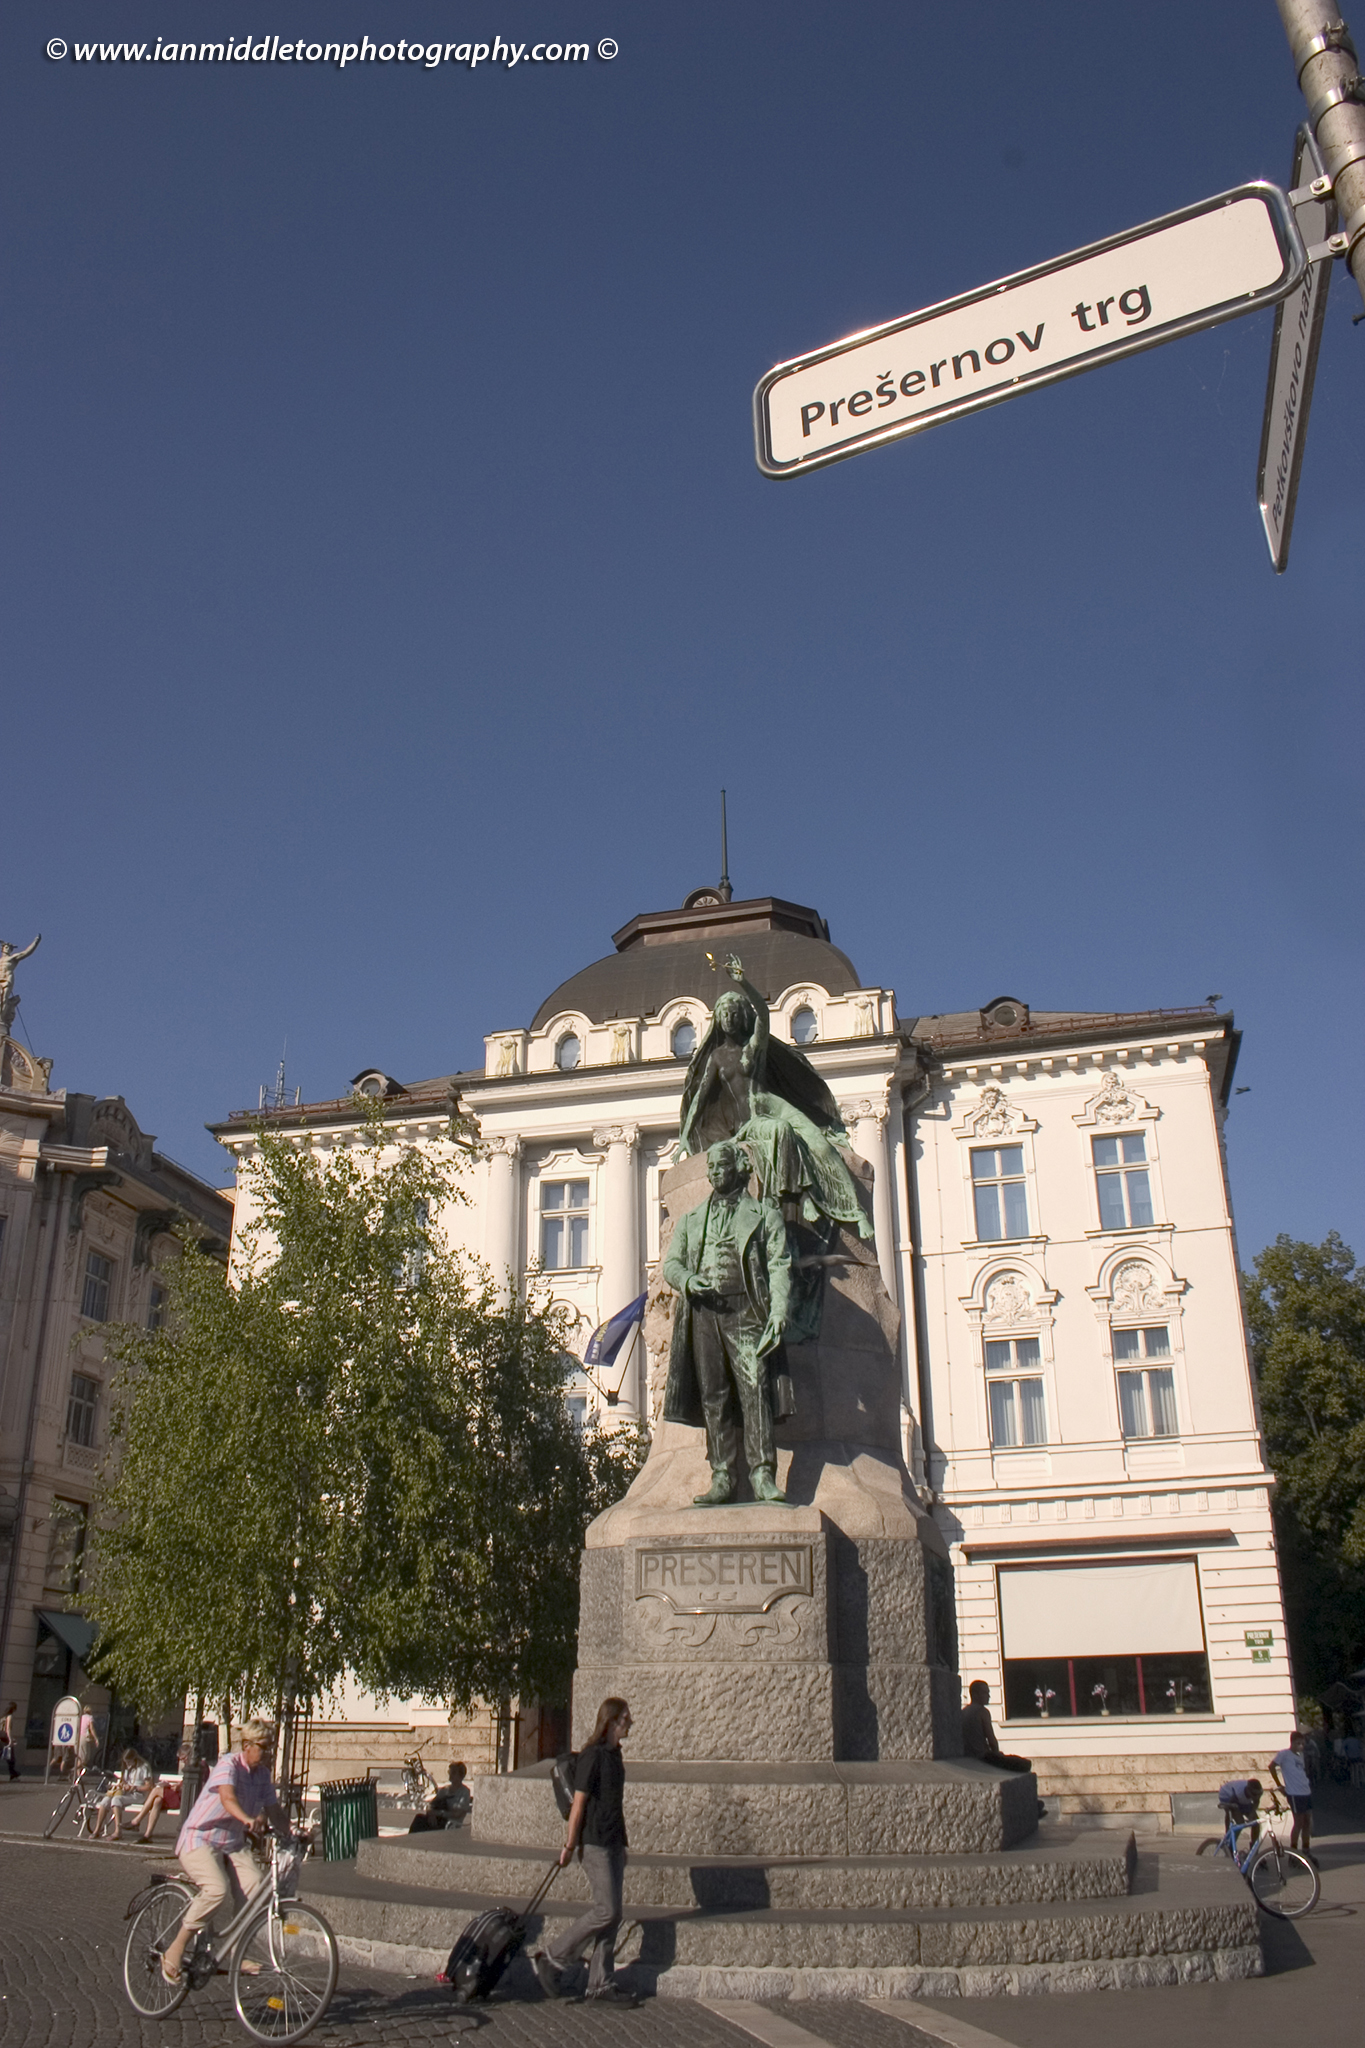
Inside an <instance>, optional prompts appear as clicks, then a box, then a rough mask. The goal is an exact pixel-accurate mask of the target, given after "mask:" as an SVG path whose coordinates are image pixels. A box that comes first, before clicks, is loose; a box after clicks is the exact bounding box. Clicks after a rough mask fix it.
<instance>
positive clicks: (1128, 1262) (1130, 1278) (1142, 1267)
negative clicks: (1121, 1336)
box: [1111, 1259, 1167, 1316]
mask: <svg viewBox="0 0 1365 2048" xmlns="http://www.w3.org/2000/svg"><path fill="white" fill-rule="evenodd" d="M1111 1302H1112V1307H1111V1314H1113V1315H1116V1316H1146V1315H1164V1314H1165V1313H1166V1306H1167V1304H1166V1297H1165V1295H1164V1293H1163V1292H1162V1290H1161V1288H1160V1287H1159V1286H1158V1285H1157V1279H1156V1275H1155V1273H1154V1272H1153V1271H1152V1269H1151V1267H1150V1266H1149V1265H1148V1264H1147V1262H1146V1260H1145V1259H1125V1260H1124V1262H1123V1264H1122V1265H1121V1266H1120V1267H1118V1269H1117V1270H1116V1272H1115V1274H1114V1291H1113V1295H1112V1297H1111Z"/></svg>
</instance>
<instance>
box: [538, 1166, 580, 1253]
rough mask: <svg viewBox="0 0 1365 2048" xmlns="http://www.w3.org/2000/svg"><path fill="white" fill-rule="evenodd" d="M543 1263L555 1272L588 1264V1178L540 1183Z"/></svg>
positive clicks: (541, 1251)
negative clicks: (586, 1179)
mask: <svg viewBox="0 0 1365 2048" xmlns="http://www.w3.org/2000/svg"><path fill="white" fill-rule="evenodd" d="M540 1263H541V1264H542V1266H544V1267H545V1269H546V1271H547V1272H552V1273H563V1272H567V1271H568V1270H570V1269H571V1268H572V1267H574V1266H586V1265H587V1263H588V1183H587V1181H585V1180H549V1181H544V1182H542V1183H541V1189H540Z"/></svg>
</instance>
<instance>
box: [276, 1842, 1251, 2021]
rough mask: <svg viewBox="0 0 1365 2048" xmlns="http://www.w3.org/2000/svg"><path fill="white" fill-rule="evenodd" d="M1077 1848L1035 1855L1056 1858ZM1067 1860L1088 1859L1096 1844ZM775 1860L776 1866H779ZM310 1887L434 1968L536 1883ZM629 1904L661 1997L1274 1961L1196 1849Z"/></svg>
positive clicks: (1218, 1872) (1058, 1978) (1064, 1977)
mask: <svg viewBox="0 0 1365 2048" xmlns="http://www.w3.org/2000/svg"><path fill="white" fill-rule="evenodd" d="M368 1846H369V1847H370V1849H371V1850H373V1849H374V1848H375V1845H373V1844H371V1845H368ZM497 1860H498V1859H490V1858H487V1857H486V1856H482V1855H480V1854H477V1853H476V1854H474V1855H470V1856H466V1855H465V1854H463V1853H460V1852H455V1853H450V1852H447V1853H446V1854H445V1855H444V1856H438V1857H437V1858H436V1859H435V1861H436V1862H438V1863H439V1864H442V1865H444V1866H445V1867H446V1868H447V1869H449V1870H450V1874H451V1875H452V1876H454V1875H456V1874H460V1875H464V1874H470V1875H472V1874H473V1872H474V1870H475V1869H476V1868H477V1867H478V1865H479V1864H480V1862H482V1861H497ZM964 1860H970V1859H964ZM1006 1860H1008V1859H1005V1858H1000V1859H982V1861H983V1862H986V1861H1002V1862H1003V1861H1006ZM1021 1860H1022V1859H1021ZM1067 1860H1068V1859H1066V1858H1064V1857H1060V1856H1054V1857H1052V1858H1050V1859H1049V1858H1048V1857H1047V1856H1046V1855H1040V1856H1038V1857H1035V1859H1034V1861H1035V1862H1040V1863H1046V1862H1048V1861H1051V1862H1053V1863H1054V1864H1057V1865H1061V1864H1063V1863H1065V1862H1066V1861H1067ZM1099 1860H1100V1861H1104V1860H1106V1859H1104V1858H1101V1859H1099ZM1109 1860H1112V1858H1111V1859H1109ZM930 1861H932V1859H926V1864H927V1863H928V1862H930ZM1071 1862H1072V1867H1073V1868H1080V1867H1082V1866H1083V1865H1084V1864H1085V1862H1086V1858H1085V1856H1084V1855H1079V1856H1076V1857H1073V1858H1072V1859H1071ZM452 1866H454V1867H453V1868H452ZM407 1867H409V1868H410V1867H411V1865H409V1866H407ZM529 1867H530V1870H531V1874H532V1876H533V1878H534V1877H538V1876H540V1875H543V1873H544V1868H545V1864H544V1861H541V1862H539V1863H534V1864H530V1866H529ZM778 1867H779V1866H776V1865H772V1864H769V1865H767V1866H765V1868H766V1869H767V1871H768V1873H769V1876H770V1878H771V1875H772V1873H773V1872H774V1871H775V1870H776V1869H777V1868H778ZM1125 1867H1126V1866H1125ZM522 1869H523V1860H522V1859H518V1858H516V1857H508V1858H505V1859H502V1861H501V1874H502V1876H503V1878H504V1880H506V1879H507V1878H510V1877H511V1875H512V1873H513V1872H515V1873H516V1875H517V1879H518V1883H520V1881H521V1876H522ZM432 1874H433V1875H434V1874H435V1873H434V1872H433V1873H432ZM569 1875H570V1873H569V1872H565V1873H563V1877H564V1878H567V1877H569ZM829 1875H830V1877H831V1879H837V1881H838V1882H840V1883H843V1882H845V1881H848V1880H850V1879H851V1878H852V1877H853V1876H854V1875H855V1867H854V1866H853V1865H847V1864H846V1865H844V1866H843V1867H842V1868H841V1869H839V1870H838V1871H831V1872H830V1873H829ZM562 1881H563V1880H562V1879H561V1882H562ZM528 1890H529V1886H528ZM304 1891H305V1895H314V1896H317V1897H318V1899H319V1902H320V1903H321V1904H322V1906H323V1908H324V1910H325V1911H326V1914H327V1917H328V1919H329V1920H330V1921H331V1923H332V1925H333V1927H334V1928H335V1930H336V1932H337V1934H338V1936H339V1937H340V1939H341V1942H342V1948H343V1953H344V1954H345V1955H346V1956H347V1957H348V1958H349V1959H350V1960H353V1961H359V1962H369V1963H372V1964H375V1965H376V1966H380V1965H382V1966H386V1967H390V1968H393V1967H400V1968H407V1969H409V1970H411V1971H413V1972H417V1973H422V1974H425V1973H426V1972H427V1971H434V1970H437V1969H439V1968H440V1967H441V1966H442V1964H443V1963H444V1960H445V1955H446V1952H447V1950H448V1949H449V1947H450V1945H451V1943H452V1941H453V1940H454V1938H455V1936H456V1935H457V1934H458V1932H459V1930H460V1928H461V1927H462V1926H463V1925H464V1924H465V1921H466V1920H467V1919H468V1918H470V1917H472V1915H473V1914H474V1913H475V1912H477V1911H479V1910H482V1909H484V1908H486V1907H487V1906H489V1905H491V1904H494V1903H499V1904H507V1903H509V1902H511V1903H515V1904H516V1905H521V1904H524V1901H525V1897H526V1895H527V1894H526V1892H521V1893H520V1895H519V1896H517V1895H512V1897H511V1898H510V1900H509V1895H508V1894H497V1893H467V1892H464V1891H458V1890H455V1889H454V1888H453V1887H452V1889H451V1890H450V1891H448V1892H444V1893H442V1894H441V1895H440V1896H439V1897H438V1896H437V1888H436V1887H435V1886H433V1885H431V1884H430V1883H428V1884H425V1885H413V1884H404V1883H396V1882H392V1881H386V1880H384V1879H382V1878H379V1877H377V1876H371V1875H369V1874H368V1870H366V1871H362V1870H360V1869H359V1868H356V1867H353V1866H346V1865H321V1866H316V1865H312V1864H310V1865H309V1866H308V1870H307V1873H306V1882H305V1886H304ZM627 1897H628V1899H629V1897H630V1868H629V1867H628V1875H627ZM577 1911H578V1907H577V1904H576V1902H575V1901H574V1900H572V1899H570V1898H569V1897H568V1896H566V1895H565V1893H563V1892H561V1891H560V1889H559V1886H556V1890H555V1892H553V1893H552V1894H551V1896H550V1899H549V1901H547V1903H546V1906H545V1908H544V1910H543V1912H542V1914H541V1915H540V1916H539V1917H538V1920H537V1922H536V1923H533V1928H532V1937H531V1938H532V1940H535V1939H537V1938H538V1937H539V1934H540V1930H541V1928H548V1930H549V1932H550V1933H551V1935H553V1933H554V1932H555V1931H558V1930H562V1929H563V1927H564V1924H565V1921H566V1919H568V1918H570V1917H573V1916H575V1915H576V1913H577ZM627 1911H628V1914H630V1915H631V1917H632V1921H633V1926H632V1928H631V1929H630V1930H629V1931H628V1932H627V1934H626V1938H625V1944H624V1957H623V1960H624V1959H629V1961H630V1962H631V1965H632V1977H631V1981H632V1982H636V1983H638V1984H639V1985H641V1986H642V1988H645V1989H651V1990H653V1991H655V1992H656V1993H658V1994H660V1995H663V1996H670V1995H677V1996H684V1997H748V1998H791V1997H803V1996H806V1997H847V1998H864V1997H870V1996H880V1997H939V1998H944V1997H955V1996H972V1995H977V1996H994V1995H999V1994H1001V1993H1009V1992H1023V1991H1041V1990H1054V1991H1057V1990H1081V1989H1086V1990H1089V1989H1101V1988H1132V1987H1136V1986H1145V1985H1154V1984H1164V1983H1179V1982H1190V1981H1210V1980H1213V1979H1219V1978H1232V1977H1245V1976H1255V1975H1259V1974H1260V1971H1261V1968H1262V1962H1261V1951H1260V1945H1259V1942H1260V1930H1259V1926H1258V1914H1257V1910H1256V1906H1255V1904H1254V1902H1253V1900H1252V1899H1251V1897H1250V1895H1249V1894H1248V1893H1247V1892H1246V1890H1245V1888H1244V1887H1243V1886H1242V1884H1241V1883H1240V1881H1239V1880H1238V1879H1237V1878H1236V1877H1235V1875H1234V1874H1233V1873H1232V1872H1230V1871H1228V1870H1226V1869H1224V1868H1221V1867H1219V1866H1205V1865H1196V1864H1195V1863H1194V1862H1193V1859H1192V1857H1186V1858H1182V1859H1179V1861H1178V1862H1174V1863H1170V1864H1163V1860H1162V1859H1158V1858H1156V1857H1154V1856H1144V1857H1142V1858H1141V1859H1140V1860H1139V1862H1138V1866H1137V1873H1136V1883H1135V1889H1134V1891H1133V1892H1132V1893H1131V1894H1126V1895H1123V1896H1110V1897H1087V1898H1067V1899H1050V1900H1041V1901H1040V1900H1028V1901H1024V1902H1014V1903H1009V1904H1000V1905H994V1906H991V1905H981V1904H974V1905H964V1906H958V1907H953V1908H946V1909H945V1908H934V1907H921V1908H918V1909H916V1910H914V1911H912V1912H911V1911H897V1910H888V1909H887V1908H886V1907H885V1906H873V1905H870V1904H865V1905H854V1904H853V1903H852V1902H845V1903H843V1904H841V1905H839V1906H837V1907H826V1908H823V1909H817V1908H812V1907H806V1908H804V1909H792V1908H778V1907H768V1908H763V1909H757V1910H754V1909H750V1910H717V1909H716V1908H714V1907H712V1906H710V1905H707V1906H701V1905H694V1906H692V1908H691V1909H690V1910H679V1909H673V1910H669V1909H667V1908H662V1907H658V1906H649V1905H645V1906H638V1905H637V1906H635V1907H630V1906H629V1905H628V1908H627ZM533 1982H534V1980H533V1979H532V1978H531V1975H530V1971H529V1967H528V1965H527V1964H526V1961H525V1958H524V1957H523V1958H521V1959H519V1961H518V1963H517V1964H516V1965H514V1973H513V1975H512V1977H511V1979H510V1980H509V1990H510V1992H511V1993H512V1994H513V1995H518V1994H521V1993H524V1992H527V1991H530V1990H531V1989H532V1986H533Z"/></svg>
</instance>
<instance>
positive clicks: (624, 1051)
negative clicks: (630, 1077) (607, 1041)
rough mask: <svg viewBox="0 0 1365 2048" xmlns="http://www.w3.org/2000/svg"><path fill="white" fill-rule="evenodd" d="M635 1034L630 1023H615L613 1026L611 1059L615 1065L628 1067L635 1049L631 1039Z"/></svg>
mask: <svg viewBox="0 0 1365 2048" xmlns="http://www.w3.org/2000/svg"><path fill="white" fill-rule="evenodd" d="M633 1036H634V1034H633V1032H632V1031H631V1028H630V1026H629V1024H613V1025H612V1027H611V1059H610V1062H609V1064H610V1065H611V1066H613V1067H628V1066H629V1065H630V1062H631V1057H632V1054H633V1051H634V1048H633V1046H632V1045H631V1039H632V1037H633Z"/></svg>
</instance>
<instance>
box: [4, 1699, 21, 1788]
mask: <svg viewBox="0 0 1365 2048" xmlns="http://www.w3.org/2000/svg"><path fill="white" fill-rule="evenodd" d="M18 1711H19V1702H18V1700H11V1701H10V1703H9V1705H8V1706H7V1707H6V1708H5V1718H4V1720H3V1721H0V1762H2V1763H4V1764H5V1765H6V1766H7V1767H8V1770H9V1779H10V1783H11V1785H12V1784H13V1783H14V1780H15V1779H16V1778H17V1777H19V1776H20V1775H21V1773H20V1770H19V1759H18V1756H17V1754H16V1752H17V1750H18V1748H19V1736H18V1732H17V1730H16V1728H15V1725H14V1717H15V1715H16V1714H17V1713H18Z"/></svg>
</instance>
